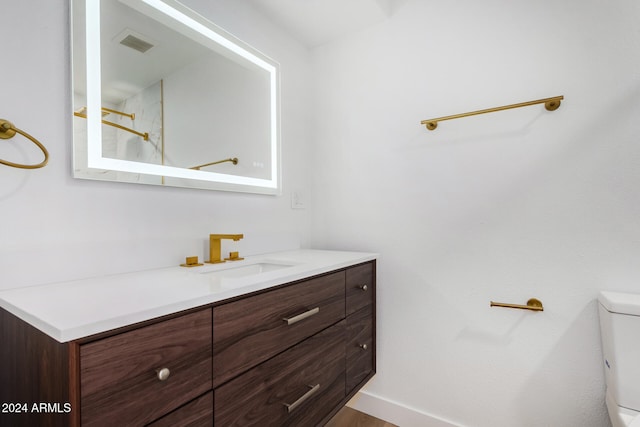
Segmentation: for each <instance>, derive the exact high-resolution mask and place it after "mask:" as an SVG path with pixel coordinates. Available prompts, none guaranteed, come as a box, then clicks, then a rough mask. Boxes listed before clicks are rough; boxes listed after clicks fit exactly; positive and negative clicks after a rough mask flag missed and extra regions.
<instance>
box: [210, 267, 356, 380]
mask: <svg viewBox="0 0 640 427" xmlns="http://www.w3.org/2000/svg"><path fill="white" fill-rule="evenodd" d="M344 283H345V274H344V271H339V272H336V273H332V274H328V275H325V276H320V277H316V278H313V279H310V280H306V281H303V282H300V283H297V284H294V285H291V286H286V287H284V288H280V289H276V290H273V291H268V292H265V293H263V294H259V295H255V296H252V297H248V298H244V299H241V300H237V301H233V302H230V303H228V304H223V305H220V306H216V307H214V308H213V369H214V371H213V386H214V387H217V386H218V385H220V384H222V383H223V382H225V381H228V380H230V379H231V378H233V377H235V376H236V375H238V374H240V373H242V372H244V371H246V370H248V369H250V368H252V367H254V366H256V365H257V364H258V363H261V362H263V361H265V360H267V359H269V358H270V357H272V356H275V355H276V354H278V353H280V352H282V351H284V350H286V349H287V348H289V347H291V346H293V345H295V344H297V343H298V342H300V341H302V340H304V339H305V338H308V337H310V336H311V335H313V334H315V333H317V332H319V331H321V330H322V329H324V328H326V327H328V326H330V325H332V324H334V323H336V322H338V321H340V320H341V319H344V316H345V308H344V307H345V296H344Z"/></svg>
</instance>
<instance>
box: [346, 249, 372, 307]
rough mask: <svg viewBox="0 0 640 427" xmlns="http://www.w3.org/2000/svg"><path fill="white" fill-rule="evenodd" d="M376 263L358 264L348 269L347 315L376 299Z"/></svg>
mask: <svg viewBox="0 0 640 427" xmlns="http://www.w3.org/2000/svg"><path fill="white" fill-rule="evenodd" d="M374 274H375V271H374V263H373V262H368V263H366V264H361V265H357V266H355V267H351V268H348V269H347V271H346V275H347V277H346V281H347V284H346V293H347V307H346V310H347V312H346V313H347V316H348V315H350V314H351V313H354V312H356V311H358V310H360V309H361V308H363V307H366V306H367V305H372V304H373V302H374V299H375V288H374V286H375V282H374Z"/></svg>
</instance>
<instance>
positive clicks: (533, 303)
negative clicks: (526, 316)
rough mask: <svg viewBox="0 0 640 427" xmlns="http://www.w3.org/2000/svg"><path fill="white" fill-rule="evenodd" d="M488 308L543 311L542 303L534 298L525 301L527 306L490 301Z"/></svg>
mask: <svg viewBox="0 0 640 427" xmlns="http://www.w3.org/2000/svg"><path fill="white" fill-rule="evenodd" d="M489 306H490V307H507V308H521V309H523V310H533V311H544V307H543V306H542V301H540V300H539V299H536V298H531V299H530V300H529V301H527V305H520V304H505V303H503V302H493V301H491V302H490V304H489Z"/></svg>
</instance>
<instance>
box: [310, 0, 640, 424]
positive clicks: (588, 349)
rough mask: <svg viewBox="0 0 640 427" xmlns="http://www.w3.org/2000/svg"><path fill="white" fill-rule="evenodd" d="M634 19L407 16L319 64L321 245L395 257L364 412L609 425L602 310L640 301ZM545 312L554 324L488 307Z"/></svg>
mask: <svg viewBox="0 0 640 427" xmlns="http://www.w3.org/2000/svg"><path fill="white" fill-rule="evenodd" d="M638 22H640V4H639V3H638V2H637V1H636V0H615V1H613V2H602V1H595V0H591V1H586V2H585V1H577V0H571V1H562V2H558V1H553V0H543V1H537V2H532V1H524V0H517V1H511V2H506V1H499V0H488V1H483V2H477V1H472V0H461V1H449V2H436V1H424V0H408V1H406V2H397V3H396V10H395V11H394V14H393V15H392V16H391V17H390V18H389V19H388V20H386V21H385V22H383V23H381V24H379V25H376V26H375V27H373V28H370V29H368V30H365V31H362V32H360V33H358V34H355V35H352V36H350V37H349V38H347V39H342V40H340V41H339V42H335V43H331V44H328V45H324V46H322V47H319V48H317V49H315V50H314V52H313V53H314V72H315V74H316V77H315V79H316V84H315V97H314V101H315V110H314V117H316V118H317V120H316V122H315V124H314V128H313V132H312V133H313V135H315V140H314V154H313V158H314V159H316V161H317V166H318V167H317V173H316V174H315V176H314V187H313V194H314V198H313V205H314V207H315V209H314V210H313V213H314V230H313V237H312V244H313V245H314V246H320V247H328V248H341V249H362V250H370V251H377V252H380V253H381V258H380V260H379V270H378V272H379V276H378V284H379V294H378V303H379V305H378V307H379V318H378V338H379V341H378V343H379V353H378V354H379V359H378V362H379V365H378V375H377V376H376V377H374V379H373V381H372V382H371V383H370V384H369V385H368V386H367V388H366V393H365V396H366V399H364V400H367V401H373V402H374V404H368V403H363V404H360V407H362V408H365V409H367V410H368V411H370V412H375V413H377V414H378V415H381V416H382V417H383V418H386V419H388V420H389V421H396V422H399V420H404V423H400V424H401V425H403V427H405V426H408V425H418V426H425V425H432V426H441V425H450V424H451V425H459V426H468V427H472V426H473V427H514V426H518V427H520V426H530V427H540V426H554V427H555V426H563V427H603V426H608V425H609V421H608V418H607V414H606V410H605V407H604V384H603V372H602V367H601V361H600V356H601V350H600V344H599V331H598V318H597V312H596V302H595V298H596V296H597V292H598V290H600V289H611V290H621V291H633V292H640V271H639V269H638V259H640V223H639V221H640V193H639V191H638V182H640V167H639V166H640V144H638V142H640V136H639V135H640V120H638V117H640V102H638V101H639V100H640V97H639V95H640V93H639V91H640V56H639V53H638V52H639V48H640V31H639V30H638ZM556 95H564V96H565V98H566V99H565V101H564V102H563V103H562V106H561V107H560V109H558V110H557V111H555V112H547V111H545V110H544V108H543V107H542V106H540V105H538V106H533V107H527V108H522V109H518V110H512V111H505V112H500V113H494V114H489V115H483V116H476V117H472V118H466V119H459V120H454V121H448V122H443V123H441V124H440V125H439V127H438V129H437V130H436V131H433V132H430V131H428V130H426V129H425V128H424V127H423V126H420V125H419V122H420V120H424V119H428V118H433V117H440V116H445V115H449V114H456V113H463V112H466V111H473V110H478V109H483V108H489V107H496V106H500V105H506V104H511V103H517V102H524V101H529V100H535V99H540V98H546V97H551V96H556ZM530 297H536V298H539V299H540V300H542V302H543V303H544V305H545V311H544V312H542V313H534V312H524V311H518V310H510V309H501V308H490V307H489V301H490V300H494V301H501V302H511V303H519V304H524V303H525V302H526V301H527V299H529V298H530ZM354 404H355V405H356V406H358V405H359V403H358V401H356V402H355V403H354ZM431 417H433V420H432V421H429V420H430V418H431ZM436 418H439V419H443V420H448V421H449V423H450V424H449V423H444V424H443V423H442V422H438V421H436ZM410 420H412V421H410ZM416 420H418V421H416Z"/></svg>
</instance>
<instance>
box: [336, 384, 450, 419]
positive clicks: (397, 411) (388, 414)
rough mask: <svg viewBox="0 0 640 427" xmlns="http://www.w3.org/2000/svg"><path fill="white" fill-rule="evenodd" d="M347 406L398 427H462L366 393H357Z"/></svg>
mask: <svg viewBox="0 0 640 427" xmlns="http://www.w3.org/2000/svg"><path fill="white" fill-rule="evenodd" d="M347 406H349V407H350V408H353V409H356V410H358V411H360V412H364V413H366V414H369V415H372V416H374V417H376V418H380V419H381V420H385V421H388V422H390V423H392V424H395V425H397V426H400V427H463V426H461V425H458V424H454V423H452V422H451V421H447V420H444V419H442V418H440V417H436V416H433V415H429V414H425V413H424V412H421V411H418V410H416V409H413V408H410V407H408V406H406V405H403V404H401V403H398V402H393V401H391V400H389V399H386V398H384V397H381V396H377V395H375V394H372V393H368V392H366V391H360V392H358V393H357V394H356V395H355V396H354V397H353V398H352V399H351V400H350V401H349V402H348V403H347Z"/></svg>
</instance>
